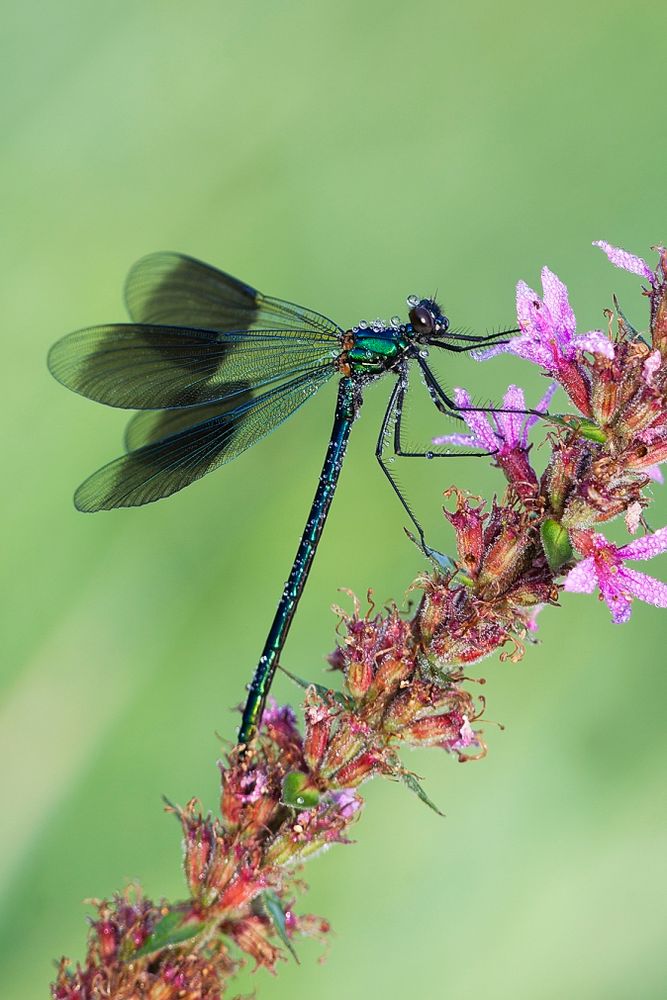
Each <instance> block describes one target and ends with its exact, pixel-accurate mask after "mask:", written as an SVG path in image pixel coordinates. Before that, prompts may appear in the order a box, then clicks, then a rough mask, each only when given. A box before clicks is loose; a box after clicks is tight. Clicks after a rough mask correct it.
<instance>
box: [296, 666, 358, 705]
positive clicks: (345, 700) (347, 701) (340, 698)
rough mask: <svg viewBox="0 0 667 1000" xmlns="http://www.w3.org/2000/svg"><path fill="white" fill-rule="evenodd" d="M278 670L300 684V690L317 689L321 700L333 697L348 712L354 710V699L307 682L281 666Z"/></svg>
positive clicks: (323, 686)
mask: <svg viewBox="0 0 667 1000" xmlns="http://www.w3.org/2000/svg"><path fill="white" fill-rule="evenodd" d="M278 669H279V670H280V671H282V673H283V674H285V676H286V677H289V679H290V680H291V681H294V683H295V684H298V685H299V687H300V688H303V689H304V691H307V690H308V688H311V687H312V688H315V690H316V691H317V693H318V694H319V696H320V698H322V699H326V698H328V697H329V695H333V698H334V700H335V701H337V702H338V704H339V705H342V706H343V708H347V709H348V710H351V709H353V708H354V701H353V700H352V698H349V697H348V696H347V695H346V694H343V692H342V691H332V690H331V688H328V687H325V685H324V684H316V683H315V682H314V681H305V680H304V679H303V677H297V676H296V674H293V673H291V672H290V671H289V670H287V669H286V668H285V667H283V666H281V665H279V666H278Z"/></svg>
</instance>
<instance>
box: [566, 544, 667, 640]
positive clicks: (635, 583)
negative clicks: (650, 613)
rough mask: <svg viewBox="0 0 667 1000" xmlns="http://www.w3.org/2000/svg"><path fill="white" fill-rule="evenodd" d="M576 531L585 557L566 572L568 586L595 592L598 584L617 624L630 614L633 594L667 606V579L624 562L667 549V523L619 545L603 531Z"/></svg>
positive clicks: (639, 598)
mask: <svg viewBox="0 0 667 1000" xmlns="http://www.w3.org/2000/svg"><path fill="white" fill-rule="evenodd" d="M573 534H574V537H573V541H574V543H575V545H576V546H577V548H578V549H579V551H580V552H582V553H583V555H584V557H585V558H584V559H582V560H581V562H580V563H578V564H577V565H576V566H575V567H574V569H571V570H570V572H569V573H568V575H567V576H566V578H565V584H564V589H565V590H567V591H570V592H573V593H578V594H592V593H593V591H594V590H595V587H596V586H597V587H599V588H600V594H601V596H602V597H603V598H604V600H605V601H606V602H607V605H608V606H609V609H610V611H611V616H612V618H613V620H614V621H615V622H616V623H617V624H620V623H621V622H627V621H628V619H629V618H630V613H631V605H632V598H633V597H636V598H637V599H638V600H640V601H645V602H646V603H647V604H654V605H655V606H656V607H658V608H667V584H666V583H662V582H661V581H660V580H656V579H655V578H654V577H652V576H647V574H646V573H638V572H637V571H636V570H634V569H628V568H627V567H626V566H624V565H623V560H624V559H651V558H652V557H653V556H657V555H659V554H660V553H661V552H667V527H666V528H660V530H659V531H656V532H655V534H653V535H645V536H644V537H643V538H637V539H635V540H634V541H632V542H629V543H628V545H622V546H620V548H619V547H618V546H616V545H613V544H612V543H611V542H608V541H607V539H606V538H605V537H604V535H599V534H597V533H593V532H588V531H586V532H576V533H573Z"/></svg>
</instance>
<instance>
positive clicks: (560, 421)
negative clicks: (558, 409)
mask: <svg viewBox="0 0 667 1000" xmlns="http://www.w3.org/2000/svg"><path fill="white" fill-rule="evenodd" d="M544 419H545V421H546V422H547V423H550V424H556V426H557V427H565V428H566V429H567V430H568V431H575V432H576V433H577V434H580V435H581V436H582V437H583V438H586V440H587V441H595V442H596V443H597V444H604V443H605V441H606V440H607V435H606V434H605V432H604V431H603V430H602V428H601V427H598V425H597V424H596V423H595V421H594V420H589V419H588V417H577V416H575V415H574V414H573V413H561V414H558V413H550V414H549V416H548V417H546V416H545V418H544Z"/></svg>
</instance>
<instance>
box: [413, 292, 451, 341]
mask: <svg viewBox="0 0 667 1000" xmlns="http://www.w3.org/2000/svg"><path fill="white" fill-rule="evenodd" d="M408 305H409V306H410V312H409V314H408V315H409V317H410V324H411V326H412V332H413V333H414V334H415V337H416V339H417V340H418V341H419V342H420V343H425V342H427V341H428V340H430V339H431V338H432V337H438V336H440V337H442V336H444V334H446V333H447V329H448V327H449V320H448V319H447V317H446V316H444V315H443V313H442V310H441V308H440V306H439V305H438V303H437V302H436V301H435V299H418V298H417V296H416V295H410V296H409V298H408Z"/></svg>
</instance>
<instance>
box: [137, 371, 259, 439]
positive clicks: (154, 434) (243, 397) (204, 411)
mask: <svg viewBox="0 0 667 1000" xmlns="http://www.w3.org/2000/svg"><path fill="white" fill-rule="evenodd" d="M257 395H258V392H257V390H253V389H250V388H249V386H248V385H247V384H246V385H245V387H244V386H243V385H242V384H239V386H238V395H234V396H230V397H229V398H227V399H223V400H220V401H218V402H215V403H204V405H203V406H179V407H178V408H176V409H172V410H140V411H139V413H135V415H134V416H133V417H132V419H131V420H130V422H129V424H128V425H127V427H126V428H125V450H126V451H137V449H139V448H143V447H144V446H145V445H147V444H154V443H155V442H156V441H162V440H163V438H166V437H171V436H172V435H173V434H178V433H180V432H181V431H184V430H188V428H190V427H194V425H195V424H201V423H204V422H205V421H207V420H210V419H211V418H212V417H218V416H222V414H225V413H230V412H231V411H232V410H234V409H236V407H238V406H243V405H245V404H246V403H249V402H250V400H251V399H253V398H256V396H257Z"/></svg>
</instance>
